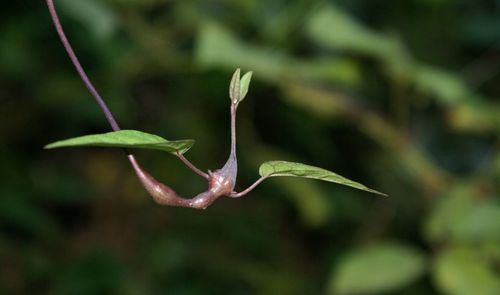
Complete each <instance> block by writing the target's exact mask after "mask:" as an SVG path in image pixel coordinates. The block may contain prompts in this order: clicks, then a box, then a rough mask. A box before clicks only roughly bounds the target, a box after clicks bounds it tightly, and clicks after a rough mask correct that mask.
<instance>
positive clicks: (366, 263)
mask: <svg viewBox="0 0 500 295" xmlns="http://www.w3.org/2000/svg"><path fill="white" fill-rule="evenodd" d="M424 269H425V258H424V256H423V255H422V254H421V253H420V251H418V250H416V249H413V248H410V247H408V246H404V245H400V244H394V243H392V244H381V245H376V246H369V247H366V248H362V249H358V250H355V251H353V252H351V253H350V254H348V255H346V256H345V257H343V259H342V261H341V262H340V264H339V265H338V266H337V267H336V270H335V271H334V276H333V277H332V278H331V281H330V285H329V289H328V291H329V294H375V293H381V292H390V291H395V290H397V289H399V288H402V287H404V286H407V285H409V284H411V283H412V282H414V281H415V280H417V279H418V278H419V277H420V276H421V275H422V273H423V272H424Z"/></svg>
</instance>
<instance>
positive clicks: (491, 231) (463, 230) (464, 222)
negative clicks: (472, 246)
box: [453, 202, 500, 242]
mask: <svg viewBox="0 0 500 295" xmlns="http://www.w3.org/2000/svg"><path fill="white" fill-rule="evenodd" d="M453 235H454V236H455V237H456V238H457V239H459V240H460V241H468V242H486V241H496V242H499V241H500V206H499V205H498V204H495V203H493V202H488V203H483V204H480V205H478V206H476V207H475V208H474V209H472V210H469V211H468V212H467V214H465V216H463V217H462V218H461V219H460V220H458V221H457V222H456V223H454V225H453Z"/></svg>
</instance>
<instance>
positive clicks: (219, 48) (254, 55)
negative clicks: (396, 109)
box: [196, 22, 361, 86]
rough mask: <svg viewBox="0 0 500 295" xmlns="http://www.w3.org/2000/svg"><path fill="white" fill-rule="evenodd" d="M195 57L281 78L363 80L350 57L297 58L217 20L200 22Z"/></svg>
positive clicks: (210, 64) (202, 61)
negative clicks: (252, 41) (257, 42)
mask: <svg viewBox="0 0 500 295" xmlns="http://www.w3.org/2000/svg"><path fill="white" fill-rule="evenodd" d="M196 60H197V62H198V64H199V65H201V66H203V67H223V68H226V69H234V68H235V67H240V66H241V67H242V68H251V69H253V70H255V72H258V73H259V78H262V79H265V80H268V81H273V82H278V81H280V80H283V79H322V80H328V81H334V82H336V83H342V84H345V85H347V86H352V85H355V84H356V83H358V82H359V81H360V76H361V75H360V72H359V67H358V65H357V64H356V63H355V62H353V60H352V59H349V58H320V59H313V60H307V61H305V60H298V59H295V58H293V57H291V56H288V55H286V54H285V53H283V52H281V51H279V50H276V49H271V48H266V47H259V46H255V45H253V44H249V43H244V42H242V41H240V40H238V39H237V38H236V36H234V34H233V33H231V32H230V31H229V30H227V29H226V28H224V27H222V26H221V25H219V24H217V23H214V22H207V23H204V24H203V25H202V26H201V30H200V32H199V35H198V42H197V48H196Z"/></svg>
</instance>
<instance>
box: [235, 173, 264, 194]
mask: <svg viewBox="0 0 500 295" xmlns="http://www.w3.org/2000/svg"><path fill="white" fill-rule="evenodd" d="M268 178H269V177H268V176H262V177H261V178H259V179H257V180H256V181H255V182H254V183H253V184H252V185H251V186H249V187H248V188H246V189H245V190H243V191H241V192H239V193H237V192H232V193H231V194H230V195H229V196H230V197H231V198H239V197H243V196H244V195H246V194H248V193H249V192H251V191H252V190H253V189H254V188H255V187H257V186H258V185H259V184H260V183H261V182H263V181H264V180H266V179H268Z"/></svg>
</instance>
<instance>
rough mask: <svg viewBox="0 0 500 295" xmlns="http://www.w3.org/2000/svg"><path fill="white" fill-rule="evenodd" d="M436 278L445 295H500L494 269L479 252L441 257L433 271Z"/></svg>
mask: <svg viewBox="0 0 500 295" xmlns="http://www.w3.org/2000/svg"><path fill="white" fill-rule="evenodd" d="M433 278H434V281H435V282H436V284H437V285H438V287H439V288H440V289H441V290H442V291H443V292H444V293H445V294H450V295H469V294H475V295H496V294H500V279H499V275H498V274H496V273H495V272H494V270H493V266H492V265H491V264H490V263H489V262H488V260H487V259H485V257H483V256H482V255H481V254H480V253H479V252H477V251H475V250H473V249H469V248H454V249H448V250H445V251H444V252H442V253H440V254H439V255H438V256H437V258H436V261H435V264H434V267H433Z"/></svg>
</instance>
